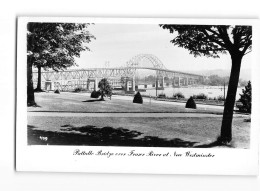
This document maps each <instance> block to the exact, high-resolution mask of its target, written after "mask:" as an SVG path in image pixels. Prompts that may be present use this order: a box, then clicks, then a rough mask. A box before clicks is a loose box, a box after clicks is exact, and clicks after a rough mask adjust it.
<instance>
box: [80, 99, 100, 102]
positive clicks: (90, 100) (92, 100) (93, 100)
mask: <svg viewBox="0 0 260 191" xmlns="http://www.w3.org/2000/svg"><path fill="white" fill-rule="evenodd" d="M96 101H105V100H104V99H89V100H86V101H82V102H96Z"/></svg>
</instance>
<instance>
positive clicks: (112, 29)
mask: <svg viewBox="0 0 260 191" xmlns="http://www.w3.org/2000/svg"><path fill="white" fill-rule="evenodd" d="M89 31H90V33H91V34H93V35H94V36H95V37H96V39H95V40H92V41H91V42H90V43H89V44H88V45H87V46H88V47H89V48H90V50H91V51H86V52H82V53H81V56H80V58H77V59H76V62H77V64H78V67H79V68H95V67H104V66H107V64H108V63H109V67H120V66H123V65H125V64H126V62H127V61H129V60H130V59H131V58H132V57H134V56H136V55H138V54H153V55H154V56H156V57H157V58H158V59H160V60H161V61H162V63H163V64H164V66H165V67H166V68H167V69H169V70H177V71H199V70H215V69H224V70H230V69H231V59H230V56H229V54H226V55H223V54H221V55H220V58H207V57H204V56H201V57H196V58H195V57H194V56H193V55H191V54H189V52H188V50H186V49H184V48H179V47H177V46H174V45H173V44H172V43H170V40H172V39H173V38H174V34H170V33H169V31H168V30H164V29H162V28H161V27H159V26H158V25H156V24H102V23H96V24H94V25H91V26H89ZM241 69H251V56H250V54H247V55H246V56H244V58H243V61H242V66H241Z"/></svg>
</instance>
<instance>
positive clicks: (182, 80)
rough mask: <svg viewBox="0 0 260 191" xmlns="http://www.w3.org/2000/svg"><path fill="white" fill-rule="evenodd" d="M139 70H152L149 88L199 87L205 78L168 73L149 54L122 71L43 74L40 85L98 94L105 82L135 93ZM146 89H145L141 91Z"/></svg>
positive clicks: (106, 68) (80, 71) (68, 71)
mask: <svg viewBox="0 0 260 191" xmlns="http://www.w3.org/2000/svg"><path fill="white" fill-rule="evenodd" d="M138 69H147V70H154V71H155V72H156V80H155V82H154V83H153V85H152V87H154V88H163V87H165V86H172V87H180V86H193V85H198V84H200V83H201V82H202V81H203V80H204V76H202V75H197V74H191V73H185V72H180V71H174V70H168V69H166V68H165V66H164V65H163V63H162V62H161V60H159V59H158V58H157V57H156V56H154V55H152V54H139V55H136V56H134V57H133V58H132V59H131V60H129V61H128V62H127V64H126V65H125V66H122V67H114V68H110V67H104V68H85V69H74V70H64V71H58V72H56V71H42V72H41V82H42V87H44V88H45V90H56V89H59V90H60V91H73V90H75V89H76V88H80V89H82V90H98V82H99V81H100V80H101V79H103V78H107V79H108V81H109V82H110V84H111V85H112V87H113V88H114V89H116V88H122V87H123V89H124V90H125V91H136V90H137V88H138V85H139V84H136V79H135V78H136V74H137V70H138ZM166 77H167V78H168V79H171V83H167V84H165V83H164V79H165V78H166ZM37 79H38V73H37V72H33V81H34V86H36V85H37ZM145 88H147V85H145V86H144V89H145Z"/></svg>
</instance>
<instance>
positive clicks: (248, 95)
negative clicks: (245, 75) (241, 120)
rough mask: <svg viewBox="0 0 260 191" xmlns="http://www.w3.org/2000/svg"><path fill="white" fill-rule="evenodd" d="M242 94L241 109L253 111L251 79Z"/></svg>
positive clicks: (248, 111)
mask: <svg viewBox="0 0 260 191" xmlns="http://www.w3.org/2000/svg"><path fill="white" fill-rule="evenodd" d="M242 92H243V93H242V94H240V99H239V101H240V102H241V103H242V105H241V106H240V107H239V111H242V112H246V113H251V107H252V86H251V82H250V81H249V82H248V84H247V85H246V86H245V89H242Z"/></svg>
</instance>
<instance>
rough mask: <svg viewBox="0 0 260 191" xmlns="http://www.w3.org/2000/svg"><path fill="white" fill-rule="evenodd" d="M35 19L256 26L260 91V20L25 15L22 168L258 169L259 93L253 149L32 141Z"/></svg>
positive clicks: (21, 31) (21, 36) (20, 76)
mask: <svg viewBox="0 0 260 191" xmlns="http://www.w3.org/2000/svg"><path fill="white" fill-rule="evenodd" d="M29 21H31V22H32V21H35V22H39V21H41V22H82V23H84V22H87V23H118V24H119V23H124V24H126V23H128V24H165V23H174V24H229V25H230V24H232V25H235V24H236V25H252V26H253V51H252V54H253V59H252V65H253V68H254V70H253V71H252V84H253V92H255V93H253V95H260V94H259V93H260V91H259V87H260V86H259V78H258V74H257V71H259V64H258V63H259V56H258V55H257V54H256V52H257V51H258V50H259V42H260V41H259V34H260V30H259V21H258V20H251V19H246V20H236V19H228V20H225V19H171V18H163V19H162V18H76V17H75V18H72V17H41V18H40V17H31V18H26V17H23V18H22V17H21V18H19V19H18V33H17V71H18V72H17V124H16V132H17V136H16V137H17V138H16V169H17V170H18V171H46V172H98V173H152V174H214V175H256V174H258V137H259V136H258V135H259V129H258V128H259V120H258V119H257V117H256V116H258V114H259V105H260V104H259V103H260V101H259V96H253V108H252V113H253V115H252V127H251V145H250V149H216V148H215V149H204V148H203V149H186V148H185V149H182V148H144V147H81V146H28V145H27V107H26V74H27V72H26V24H27V22H29ZM75 149H80V150H85V151H88V150H93V151H94V152H95V151H98V150H101V149H102V150H104V151H106V150H110V151H112V152H120V151H121V152H127V153H128V152H129V151H130V150H135V151H136V152H146V153H147V152H149V151H150V150H153V151H154V152H159V153H162V152H164V151H165V152H171V153H172V152H174V151H176V152H179V153H184V152H185V151H192V152H198V153H201V152H203V153H209V152H210V153H213V154H214V155H215V156H216V157H214V158H185V157H182V158H156V157H155V158H148V157H142V158H141V157H136V158H133V157H123V158H122V157H111V158H106V157H93V156H73V151H74V150H75Z"/></svg>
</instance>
